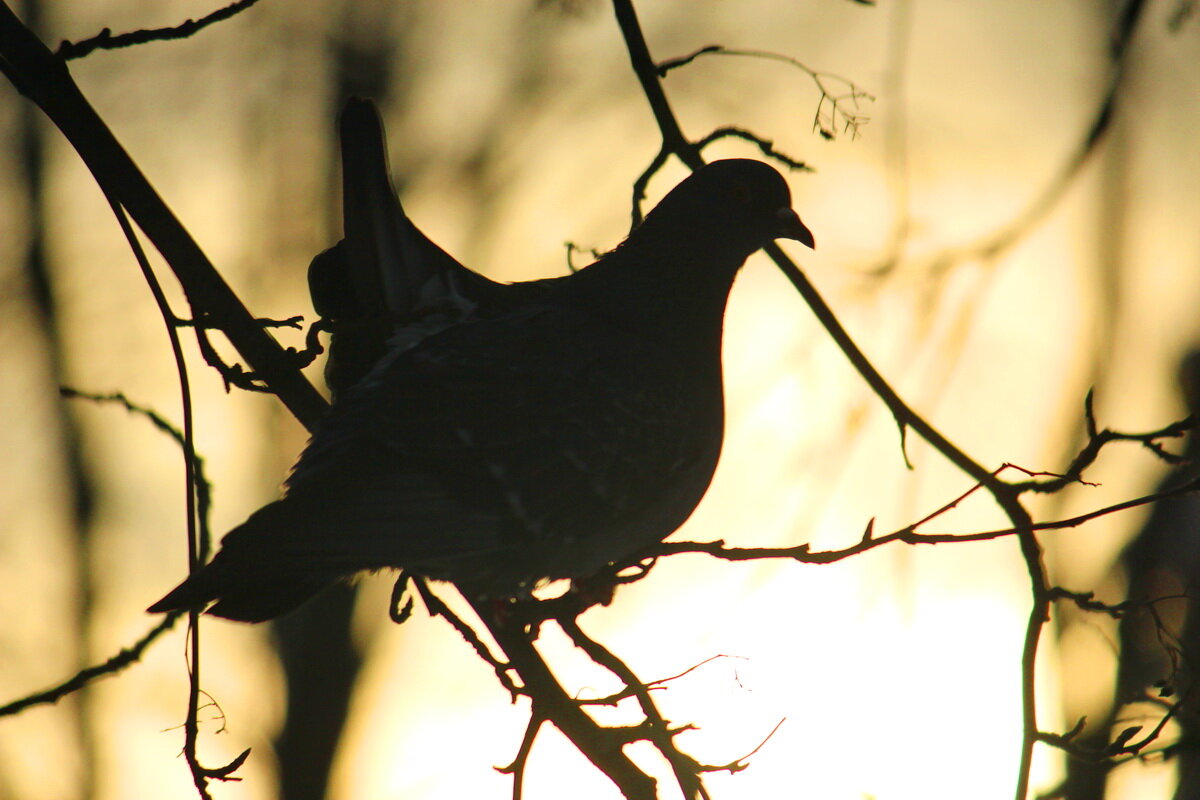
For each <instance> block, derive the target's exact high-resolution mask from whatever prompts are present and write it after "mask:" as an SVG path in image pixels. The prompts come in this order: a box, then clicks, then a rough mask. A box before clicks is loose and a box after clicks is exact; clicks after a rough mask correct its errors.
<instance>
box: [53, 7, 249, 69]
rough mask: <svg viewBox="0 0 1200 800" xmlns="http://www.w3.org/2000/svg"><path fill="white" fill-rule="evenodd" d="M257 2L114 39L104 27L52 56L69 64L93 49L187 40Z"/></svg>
mask: <svg viewBox="0 0 1200 800" xmlns="http://www.w3.org/2000/svg"><path fill="white" fill-rule="evenodd" d="M257 2H258V0H237V2H236V3H231V4H229V5H227V6H225V7H224V8H220V9H217V10H216V11H214V12H212V13H211V14H208V15H206V16H203V17H201V18H200V19H189V20H186V21H184V22H183V23H181V24H179V25H176V26H174V27H171V28H149V29H144V30H137V31H130V32H129V33H121V34H117V35H116V36H113V33H112V31H111V30H109V29H108V28H105V29H104V30H102V31H100V32H99V33H98V34H96V35H95V36H92V37H90V38H87V39H83V40H81V41H78V42H66V41H64V42H62V43H61V44H59V46H58V50H56V51H55V53H54V54H55V55H56V56H58V57H59V58H61V59H63V60H64V61H70V60H71V59H74V58H83V57H84V56H86V55H89V54H90V53H92V52H94V51H96V50H116V49H118V48H121V47H133V46H134V45H139V44H146V43H147V42H165V41H169V40H172V39H186V38H188V37H189V36H191V35H193V34H195V33H197V32H199V31H200V30H203V29H204V28H207V27H208V26H209V25H212V24H213V23H214V22H220V21H222V20H226V19H229V18H230V17H232V16H234V15H235V14H240V13H241V12H243V11H245V10H246V9H247V8H250V6H252V5H254V4H255V3H257Z"/></svg>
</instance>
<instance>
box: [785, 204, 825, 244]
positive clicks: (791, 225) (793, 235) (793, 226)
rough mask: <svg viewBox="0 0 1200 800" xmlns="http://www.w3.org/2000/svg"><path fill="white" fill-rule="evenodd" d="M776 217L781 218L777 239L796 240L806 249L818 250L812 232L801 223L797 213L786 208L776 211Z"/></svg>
mask: <svg viewBox="0 0 1200 800" xmlns="http://www.w3.org/2000/svg"><path fill="white" fill-rule="evenodd" d="M775 216H776V217H778V218H779V230H778V232H777V233H776V234H775V238H777V239H794V240H795V241H797V242H800V244H802V245H805V246H806V247H809V248H811V249H813V250H816V249H817V242H816V240H815V239H813V235H812V231H810V230H809V229H808V228H807V227H806V226H805V224H804V223H803V222H801V221H800V217H799V215H798V214H796V212H795V211H793V210H792V209H790V208H787V207H784V208H781V209H779V210H778V211H776V212H775Z"/></svg>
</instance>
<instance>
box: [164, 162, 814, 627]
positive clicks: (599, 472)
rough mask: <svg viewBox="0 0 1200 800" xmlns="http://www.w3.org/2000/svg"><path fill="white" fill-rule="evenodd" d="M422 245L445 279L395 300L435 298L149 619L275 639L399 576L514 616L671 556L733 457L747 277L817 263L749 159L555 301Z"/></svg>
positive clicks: (692, 193) (676, 203)
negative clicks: (194, 617)
mask: <svg viewBox="0 0 1200 800" xmlns="http://www.w3.org/2000/svg"><path fill="white" fill-rule="evenodd" d="M397 208H398V206H397ZM399 213H400V216H401V217H403V213H402V212H399ZM412 230H415V228H413V229H412ZM417 233H418V234H419V232H417ZM405 237H407V239H408V241H409V243H410V244H412V243H413V242H416V243H417V245H416V249H415V251H413V252H415V253H416V254H417V255H416V262H417V263H424V264H427V265H431V266H430V269H429V270H427V272H426V274H425V275H424V277H423V278H422V279H420V280H418V281H416V283H417V284H420V285H418V286H417V287H416V289H415V290H413V289H412V288H411V287H410V288H409V289H405V290H404V291H402V292H398V293H397V295H396V296H397V297H407V298H410V299H411V298H418V300H417V302H415V304H414V303H410V304H409V307H408V311H407V312H404V313H409V314H410V318H408V319H403V318H396V319H393V320H392V324H393V328H392V330H393V331H394V332H393V333H392V335H391V336H390V339H389V340H388V342H387V345H386V347H385V348H384V352H383V354H382V356H381V357H380V358H379V359H378V361H377V362H376V363H374V365H373V366H371V367H370V368H369V370H368V371H367V372H366V374H365V376H364V377H362V378H361V379H360V380H357V381H356V382H354V383H353V384H352V385H350V386H349V387H348V388H347V389H346V390H345V391H344V392H343V393H342V394H341V396H340V398H339V399H338V401H337V402H336V403H335V404H334V405H333V406H332V407H331V409H330V411H329V413H328V414H327V415H326V417H325V418H324V419H323V420H322V421H321V423H320V425H319V426H318V428H317V430H316V432H315V434H314V436H313V438H312V440H311V441H310V442H309V444H308V446H307V447H306V449H305V450H304V452H303V453H302V454H301V456H300V459H299V461H298V462H297V463H296V465H295V467H294V469H293V471H292V473H291V475H290V477H289V478H288V479H287V481H286V491H285V493H284V495H283V497H282V498H281V499H279V500H277V501H275V502H273V503H270V504H268V505H266V506H264V507H263V508H261V509H259V510H258V511H257V512H255V513H254V514H252V515H251V516H250V518H249V519H247V520H246V522H244V523H243V524H242V525H240V526H238V527H237V528H235V529H233V530H232V531H231V532H230V533H229V534H227V535H226V536H225V538H224V539H223V540H222V543H221V548H220V550H219V551H218V552H217V554H216V556H215V558H214V559H213V560H212V561H211V562H210V563H209V564H207V565H206V566H204V567H203V568H201V569H199V570H197V571H196V572H195V573H194V574H192V575H191V576H190V577H188V578H187V580H185V581H184V582H183V583H181V584H180V585H179V586H178V587H176V588H175V589H174V590H172V591H171V592H169V593H168V594H167V595H166V596H165V597H163V598H162V599H161V600H159V601H158V602H157V603H155V604H154V605H153V606H151V607H150V609H149V610H150V611H152V612H162V611H169V610H172V609H182V608H192V607H206V606H210V604H211V606H210V607H208V608H207V610H208V612H209V613H211V614H215V615H217V616H220V617H225V618H228V619H234V620H243V621H248V622H257V621H263V620H267V619H271V618H274V617H276V616H279V615H281V614H284V613H286V612H288V611H290V610H292V609H294V608H295V607H297V606H298V605H300V604H301V603H303V602H304V601H306V600H307V599H309V598H310V597H311V596H313V595H314V594H316V593H317V592H319V591H320V590H321V589H322V588H324V587H326V586H328V585H329V584H331V583H333V582H336V581H338V580H341V579H343V578H345V577H347V576H350V575H353V574H354V573H356V572H359V571H362V570H375V569H381V568H387V567H394V568H403V569H405V570H407V571H409V572H410V573H412V574H416V575H420V576H423V577H427V578H431V579H435V580H444V581H450V582H453V583H454V584H455V585H456V586H457V587H458V588H459V589H460V590H462V591H463V592H464V593H466V594H468V595H469V596H471V597H474V598H479V599H484V598H490V599H500V598H508V597H515V596H522V595H524V594H527V593H528V591H529V590H530V589H532V588H533V587H534V586H536V585H537V584H538V583H540V582H543V581H546V580H552V579H560V578H571V579H583V578H586V577H588V576H591V575H594V574H595V573H597V572H598V571H600V570H602V569H603V568H604V567H605V566H606V565H609V564H611V563H614V562H617V561H621V560H624V559H626V558H628V557H630V556H632V555H634V554H636V553H637V552H639V551H640V550H642V549H644V548H646V547H648V546H650V545H652V544H654V543H656V542H658V541H661V540H662V539H664V538H665V537H666V536H668V535H670V534H671V533H672V532H674V531H675V530H676V529H677V528H678V527H679V526H680V525H681V524H683V522H684V521H685V520H686V519H687V518H688V517H689V516H690V515H691V513H692V511H693V510H694V509H695V507H696V505H697V504H698V503H699V501H700V499H701V497H702V496H703V495H704V493H705V491H707V489H708V486H709V483H710V482H711V479H712V475H713V471H714V470H715V468H716V465H717V459H718V457H719V455H720V452H721V444H722V439H723V434H724V398H723V389H722V374H721V339H722V327H723V317H724V312H725V305H726V300H727V298H728V295H729V291H730V288H731V286H732V284H733V281H734V278H735V277H736V275H737V272H738V270H739V269H740V268H741V266H742V264H743V263H744V262H745V260H746V259H747V257H749V256H750V255H751V254H752V253H753V252H755V251H756V250H758V249H759V248H761V247H762V246H763V245H765V244H767V243H768V242H770V241H772V240H774V239H776V238H788V239H794V240H796V241H799V242H802V243H803V244H805V245H807V246H808V247H813V246H814V242H813V236H812V234H811V232H809V230H808V229H807V228H806V227H805V226H804V224H803V223H802V222H801V221H800V219H799V217H798V216H797V215H796V213H795V212H794V211H793V210H792V208H791V195H790V192H789V190H788V185H787V183H786V181H785V180H784V179H783V177H782V176H781V175H780V174H779V173H778V172H777V171H776V170H775V169H774V168H773V167H770V166H768V165H767V164H764V163H762V162H759V161H753V160H746V159H731V160H725V161H717V162H713V163H712V164H709V165H707V166H705V167H704V168H702V169H700V170H698V171H696V172H695V173H693V174H692V175H691V176H689V177H688V178H687V179H685V180H684V181H683V182H681V183H680V184H679V185H678V186H676V187H675V188H674V189H673V190H672V191H671V192H670V193H669V194H667V196H666V197H665V198H663V200H662V201H661V202H660V203H659V204H658V205H657V206H656V207H655V208H654V209H653V210H652V211H651V212H650V213H649V214H648V215H647V216H646V218H645V220H644V221H643V222H642V223H641V225H639V226H638V227H637V228H635V229H634V230H633V231H632V232H631V233H630V235H629V236H628V238H627V239H626V240H625V241H624V242H622V243H621V244H620V245H618V246H617V247H616V248H615V249H614V250H612V251H611V252H609V253H607V254H605V255H603V256H601V257H600V258H599V259H598V260H597V261H596V262H595V263H593V264H591V265H590V266H588V267H585V268H583V269H581V270H580V271H578V272H576V273H573V274H570V275H566V276H563V277H561V278H555V279H552V280H548V281H539V282H530V283H515V284H507V285H506V284H498V283H494V282H492V281H489V280H487V279H486V278H482V276H478V275H476V274H475V273H472V272H470V270H467V269H466V268H465V267H462V266H461V265H459V264H458V263H457V262H455V261H454V260H453V259H452V258H450V257H449V256H445V259H448V261H446V260H443V259H442V258H441V257H440V256H437V255H436V253H435V252H434V250H431V249H429V247H432V248H434V249H436V252H437V253H441V250H440V248H437V247H436V245H433V244H432V242H430V243H429V245H428V246H426V245H423V244H420V240H425V238H424V236H423V235H419V236H414V234H413V233H412V232H411V231H409V232H407V233H403V234H402V236H401V237H400V238H402V239H403V238H405ZM349 240H350V231H349V230H347V241H349ZM425 241H427V240H425ZM343 244H345V243H343ZM410 255H411V254H410ZM442 255H444V253H443V254H442ZM331 263H334V264H335V266H336V262H331ZM343 266H344V264H343ZM331 272H333V273H334V274H336V270H331ZM472 276H473V277H472ZM318 284H320V281H318ZM320 285H322V286H325V288H327V289H329V287H333V288H332V289H329V290H328V291H327V292H326V293H325V295H324V300H325V301H328V302H329V303H332V305H334V306H337V305H338V303H339V302H342V301H345V302H346V304H347V305H348V306H349V305H352V304H353V302H356V301H354V300H353V296H352V293H351V292H348V291H346V287H345V285H342V286H341V288H340V289H339V288H338V286H339V281H338V280H337V279H329V280H327V281H326V282H325V283H324V284H320ZM422 287H425V288H424V290H423V289H422ZM430 287H433V290H430ZM339 292H340V294H339ZM316 293H319V292H315V294H316ZM339 297H340V298H341V300H339V299H338V298H339ZM422 297H432V301H431V302H425V301H423V300H421V299H420V298H422ZM347 298H349V299H347ZM448 301H452V302H451V304H452V305H454V306H455V308H454V311H453V313H448V312H446V311H445V308H444V307H445V306H446V304H447V302H448ZM404 302H408V301H407V300H405V301H402V302H401V305H403V303H404ZM389 313H392V314H393V316H395V313H396V312H395V311H390V312H389Z"/></svg>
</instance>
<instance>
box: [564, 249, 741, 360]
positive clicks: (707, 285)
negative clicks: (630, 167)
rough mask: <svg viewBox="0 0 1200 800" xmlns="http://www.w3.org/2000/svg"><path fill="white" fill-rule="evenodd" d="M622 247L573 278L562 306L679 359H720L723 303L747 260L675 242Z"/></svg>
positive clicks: (723, 313)
mask: <svg viewBox="0 0 1200 800" xmlns="http://www.w3.org/2000/svg"><path fill="white" fill-rule="evenodd" d="M636 244H637V246H633V247H631V246H629V244H625V245H622V246H621V247H619V248H617V249H616V250H614V251H613V252H611V253H608V254H607V255H605V256H604V257H603V258H601V259H600V260H599V261H597V262H596V263H595V264H592V265H591V266H589V267H587V268H585V269H583V270H581V271H580V272H579V273H577V274H576V275H574V276H572V277H571V280H570V281H569V282H568V283H569V284H570V285H569V286H564V287H563V288H564V289H566V290H567V291H566V292H564V294H565V295H566V297H564V301H565V302H567V303H569V304H571V305H578V306H583V307H586V308H587V309H588V310H589V311H590V312H592V313H595V314H597V315H598V316H601V317H604V318H605V319H608V320H610V321H611V322H612V323H613V324H615V325H618V326H620V327H622V328H624V329H626V330H629V331H630V332H633V333H636V334H638V335H642V336H647V337H652V338H653V339H654V340H655V341H657V342H659V343H661V344H663V345H665V346H667V347H670V348H672V349H674V350H676V351H677V352H678V353H679V354H680V356H681V357H688V356H692V355H694V356H697V357H700V358H706V359H711V358H712V357H713V356H714V354H716V356H717V357H719V354H720V348H721V332H722V328H723V324H722V323H723V320H724V315H725V304H726V301H727V300H728V298H729V291H730V289H731V288H732V286H733V280H734V277H735V276H736V275H737V271H738V269H739V268H740V267H741V265H742V262H743V261H744V260H745V258H744V257H738V256H736V255H730V254H720V253H713V252H712V251H703V250H702V249H701V248H698V247H688V246H687V245H684V246H682V247H681V246H680V244H679V243H678V242H675V243H673V245H674V246H673V247H672V248H671V249H660V248H654V247H648V246H646V245H647V244H651V243H648V242H646V241H644V240H639V241H638V242H637V243H636Z"/></svg>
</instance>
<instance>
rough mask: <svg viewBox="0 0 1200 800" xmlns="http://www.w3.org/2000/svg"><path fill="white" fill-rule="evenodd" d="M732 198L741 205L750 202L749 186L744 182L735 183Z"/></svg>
mask: <svg viewBox="0 0 1200 800" xmlns="http://www.w3.org/2000/svg"><path fill="white" fill-rule="evenodd" d="M732 195H733V199H734V200H735V201H737V202H738V203H740V204H742V205H748V204H749V203H750V188H749V187H748V186H746V184H744V183H735V184H734V185H733V190H732Z"/></svg>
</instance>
